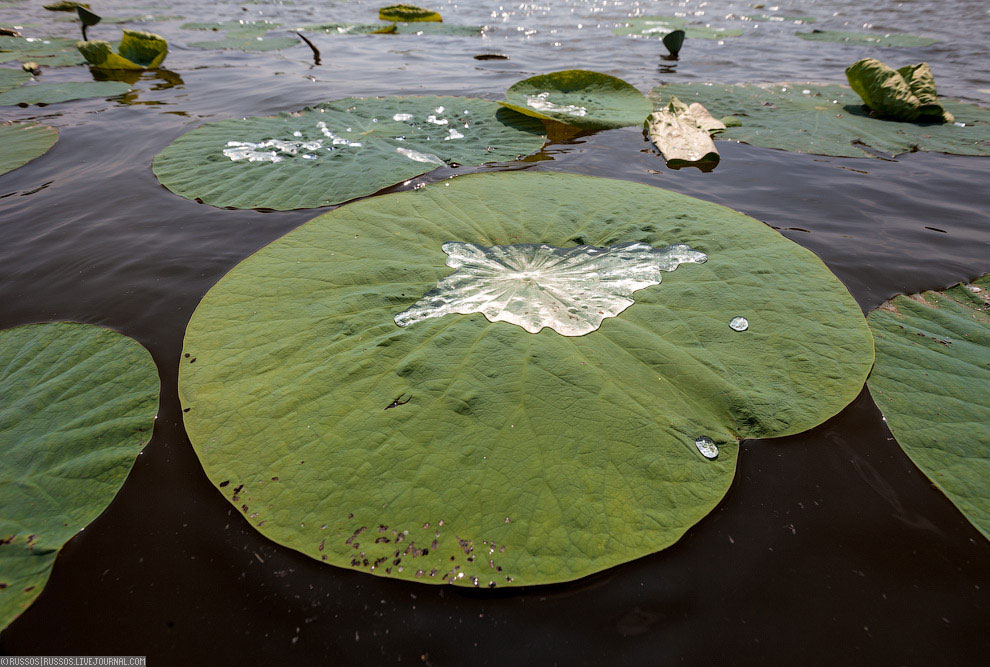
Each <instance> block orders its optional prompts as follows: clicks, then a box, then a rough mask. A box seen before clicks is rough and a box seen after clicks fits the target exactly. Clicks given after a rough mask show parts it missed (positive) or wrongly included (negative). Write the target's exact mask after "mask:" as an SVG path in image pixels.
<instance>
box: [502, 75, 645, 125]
mask: <svg viewBox="0 0 990 667" xmlns="http://www.w3.org/2000/svg"><path fill="white" fill-rule="evenodd" d="M500 104H502V105H503V106H506V107H508V108H509V109H512V110H513V111H518V112H520V113H523V114H526V115H527V116H533V117H535V118H545V119H548V120H555V121H557V122H558V123H564V124H566V125H573V126H575V127H579V128H582V129H588V130H607V129H611V128H615V127H626V126H629V125H641V124H642V123H643V119H644V118H646V117H647V116H648V115H649V114H650V111H651V108H652V107H651V105H650V101H649V100H648V99H646V97H645V96H644V95H643V93H641V92H639V91H638V90H637V89H636V88H635V86H632V85H630V84H628V83H626V82H625V81H623V80H622V79H619V78H617V77H614V76H609V75H608V74H602V73H600V72H590V71H588V70H583V69H571V70H565V71H562V72H551V73H550V74H540V75H538V76H533V77H530V78H528V79H523V80H522V81H519V82H517V83H514V84H513V85H512V86H511V87H510V88H509V89H508V90H507V91H505V102H500Z"/></svg>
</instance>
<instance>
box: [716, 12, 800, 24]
mask: <svg viewBox="0 0 990 667" xmlns="http://www.w3.org/2000/svg"><path fill="white" fill-rule="evenodd" d="M726 18H729V17H726ZM736 18H738V19H739V20H741V21H754V22H760V23H784V22H793V23H799V24H800V23H814V22H815V20H816V19H815V17H813V16H780V15H779V14H744V15H740V16H737V17H736Z"/></svg>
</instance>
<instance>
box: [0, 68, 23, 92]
mask: <svg viewBox="0 0 990 667" xmlns="http://www.w3.org/2000/svg"><path fill="white" fill-rule="evenodd" d="M30 80H31V75H30V74H28V73H27V72H25V71H24V70H19V69H7V68H3V69H0V93H4V92H6V91H8V90H10V89H11V88H17V87H18V86H20V85H21V84H23V83H25V82H27V81H30Z"/></svg>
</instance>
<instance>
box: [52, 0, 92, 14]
mask: <svg viewBox="0 0 990 667" xmlns="http://www.w3.org/2000/svg"><path fill="white" fill-rule="evenodd" d="M42 7H43V8H44V9H47V10H48V11H50V12H74V11H76V8H77V7H83V8H84V9H89V3H88V2H76V1H75V0H58V2H53V3H51V4H48V5H42Z"/></svg>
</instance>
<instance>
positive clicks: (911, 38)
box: [794, 30, 938, 48]
mask: <svg viewBox="0 0 990 667" xmlns="http://www.w3.org/2000/svg"><path fill="white" fill-rule="evenodd" d="M794 34H795V35H797V36H798V37H800V38H801V39H807V40H811V41H813V42H839V43H842V44H869V45H870V46H891V47H905V48H906V47H917V46H931V45H932V44H935V43H936V42H938V40H937V39H932V38H931V37H919V36H918V35H905V34H901V33H893V32H891V33H869V32H844V31H842V30H812V31H811V32H796V33H794Z"/></svg>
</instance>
